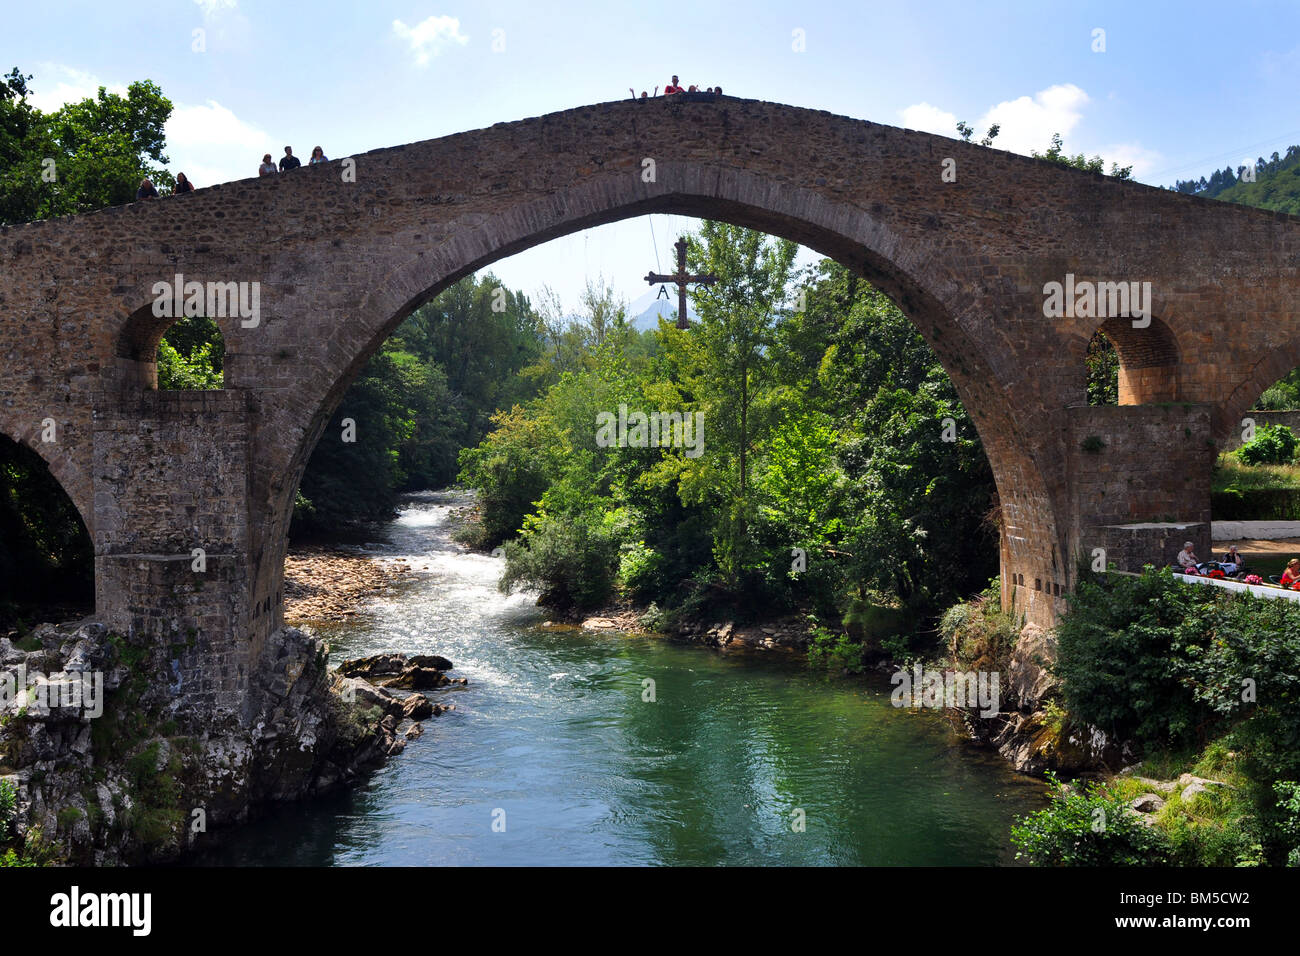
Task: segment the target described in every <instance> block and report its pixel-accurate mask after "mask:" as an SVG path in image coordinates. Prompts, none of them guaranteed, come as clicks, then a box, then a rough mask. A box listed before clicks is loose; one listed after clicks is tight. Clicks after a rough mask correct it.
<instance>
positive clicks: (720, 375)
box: [461, 222, 996, 636]
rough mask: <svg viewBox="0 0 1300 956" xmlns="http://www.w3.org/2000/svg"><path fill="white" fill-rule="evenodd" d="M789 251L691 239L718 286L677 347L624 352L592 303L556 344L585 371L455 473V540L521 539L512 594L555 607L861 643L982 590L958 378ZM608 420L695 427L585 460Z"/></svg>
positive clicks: (988, 490)
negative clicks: (640, 613) (532, 593)
mask: <svg viewBox="0 0 1300 956" xmlns="http://www.w3.org/2000/svg"><path fill="white" fill-rule="evenodd" d="M793 254H794V248H793V246H792V245H791V244H790V243H787V242H781V241H776V240H771V239H768V238H766V237H764V236H762V235H761V234H759V233H755V232H753V231H751V230H746V229H741V228H739V227H733V226H729V225H725V224H722V223H715V222H705V223H703V224H702V226H701V229H700V233H699V235H698V236H696V237H693V238H692V239H691V241H690V243H689V252H688V259H689V263H690V268H691V269H692V270H696V271H711V272H713V273H715V274H716V275H717V276H718V278H719V281H718V282H717V283H716V284H714V285H713V286H711V287H706V288H701V289H699V290H697V291H694V292H693V293H692V294H693V297H694V305H695V309H696V312H697V313H698V316H699V321H698V323H697V324H696V325H694V326H693V327H692V328H691V329H690V330H689V331H686V332H683V331H681V330H678V329H677V328H675V326H674V325H673V324H672V323H671V322H667V321H665V322H662V323H661V324H660V327H659V329H658V330H655V331H653V332H647V333H640V334H639V333H637V332H635V331H633V330H632V329H631V328H630V327H629V326H628V325H627V323H626V321H625V317H624V316H623V315H622V312H621V310H620V309H619V308H618V307H617V305H616V304H615V305H613V306H611V305H610V303H609V302H608V301H607V300H601V299H599V298H597V299H596V300H593V301H589V302H588V303H587V305H588V311H589V312H594V311H596V309H595V308H593V306H597V305H599V306H600V308H601V311H603V312H604V313H606V314H608V313H610V312H612V313H613V316H614V318H613V320H612V321H610V322H608V323H606V324H607V328H606V329H605V330H604V331H603V332H602V333H601V334H599V335H597V333H596V331H595V328H594V326H593V325H592V324H590V323H589V322H585V323H576V324H574V325H573V326H571V327H570V328H569V330H568V331H569V332H570V334H571V335H572V336H577V337H583V338H585V340H586V341H585V351H583V352H582V353H580V354H583V356H584V358H583V360H582V361H567V362H565V363H564V368H563V371H562V372H560V374H559V375H558V378H556V379H555V381H554V384H552V385H551V386H550V387H549V388H548V389H547V390H546V391H545V392H544V393H542V394H541V395H539V396H538V397H537V398H536V399H535V400H533V401H531V402H529V403H527V404H525V405H521V406H519V407H516V408H513V409H511V410H510V411H509V412H503V413H501V414H500V415H498V416H497V418H496V420H495V424H496V429H495V430H494V431H493V432H492V433H491V434H490V435H488V436H487V438H486V439H485V440H484V441H483V442H482V443H481V444H479V445H478V446H477V447H475V448H471V449H467V450H466V451H465V452H463V453H462V455H461V463H462V465H463V471H462V478H463V480H465V481H466V482H467V483H469V484H470V485H472V486H473V487H475V488H476V489H477V490H478V492H479V503H480V512H481V513H480V518H481V522H480V524H478V525H477V526H475V527H474V528H472V529H471V530H470V536H471V537H472V538H473V539H474V540H475V542H476V543H478V544H480V545H482V546H485V547H491V546H493V545H495V544H497V543H499V542H501V541H503V540H506V539H507V538H510V537H513V536H514V535H516V534H518V535H519V541H518V544H516V545H514V546H512V547H510V548H509V549H508V550H507V558H508V567H509V571H508V574H507V578H506V584H507V586H509V585H511V584H515V583H519V584H528V585H530V586H532V587H536V588H538V589H539V590H541V591H542V593H543V597H544V599H545V600H549V601H551V602H553V603H555V604H557V605H568V604H574V605H578V606H593V605H596V604H599V603H601V602H602V601H606V600H609V599H610V597H611V596H613V594H614V593H615V591H616V589H617V588H618V587H620V586H621V587H622V588H624V589H625V590H626V592H627V593H629V594H630V595H631V596H633V597H635V598H637V599H639V600H641V601H643V602H649V601H654V602H656V604H658V605H659V606H660V607H661V608H662V609H665V610H668V609H672V610H676V611H683V612H687V613H694V612H699V611H701V610H702V609H704V608H709V609H710V610H711V611H715V610H716V611H718V612H719V613H723V612H725V613H728V614H734V615H736V616H737V617H740V618H742V619H745V618H752V617H753V616H756V615H761V614H764V613H772V612H776V611H786V610H794V609H801V610H811V611H813V612H814V613H817V614H820V615H822V616H823V618H824V619H825V620H828V621H837V622H840V623H841V624H842V625H843V626H844V627H845V628H847V629H848V630H850V631H853V630H855V629H857V630H859V631H860V630H862V625H863V623H864V622H865V621H867V620H869V619H870V618H871V617H872V616H873V610H875V609H878V608H879V607H881V606H886V605H891V604H893V605H900V606H902V607H904V608H906V609H909V610H911V611H913V612H915V613H917V614H920V613H926V612H929V611H932V610H934V609H935V608H937V607H938V606H940V605H941V604H942V603H943V602H945V601H949V600H951V599H953V598H954V597H956V596H959V595H961V594H963V593H964V592H968V591H969V590H974V589H978V587H979V586H980V585H981V584H983V583H984V582H986V581H987V580H988V578H989V576H990V574H991V573H992V572H993V570H994V569H995V567H996V565H995V561H996V547H995V541H996V529H995V528H994V527H993V526H991V525H989V524H987V523H985V521H984V517H985V515H986V514H988V513H989V511H990V509H991V508H992V507H993V505H994V504H995V497H994V491H993V483H992V476H991V473H990V470H989V466H988V463H987V461H986V459H985V457H984V454H983V450H982V448H981V446H980V443H979V440H978V438H977V436H976V434H975V431H974V427H973V425H972V424H971V422H970V419H969V418H968V417H967V415H966V413H965V411H964V409H963V408H962V407H961V404H960V402H959V401H958V399H957V396H956V392H955V390H954V388H953V385H952V382H951V381H950V380H949V379H948V377H947V375H946V374H945V373H944V371H943V369H942V368H941V367H940V365H939V364H938V362H937V360H936V358H935V356H934V354H933V353H932V352H931V351H930V349H929V348H928V346H927V345H926V344H925V342H924V341H923V340H922V338H921V337H920V335H919V334H918V333H917V331H916V329H915V328H914V327H913V326H912V325H911V323H910V322H909V321H908V320H907V318H906V317H905V316H903V314H902V313H901V312H900V311H899V310H898V309H897V307H895V306H894V305H893V303H892V302H890V300H889V299H888V298H887V297H885V296H884V295H883V294H882V293H880V292H879V291H878V290H876V289H873V288H872V287H871V286H870V285H868V284H867V283H865V282H863V281H861V280H860V279H858V278H856V277H855V276H853V275H852V274H851V273H850V272H849V271H848V270H847V269H845V268H843V267H842V266H839V265H837V264H835V263H833V262H830V261H823V262H821V263H819V264H818V266H817V267H816V268H815V269H814V270H812V272H811V273H810V274H808V275H804V276H796V275H795V274H794V271H793V267H792V263H793ZM796 286H797V289H796ZM800 299H801V300H802V302H801V303H800V304H801V305H802V307H801V308H795V307H792V304H793V303H796V302H799V300H800ZM550 353H554V354H558V353H556V352H554V350H552V349H548V354H550ZM620 406H624V407H625V408H626V409H627V410H628V414H632V413H634V412H636V411H637V410H640V411H644V412H669V411H671V412H676V413H679V414H681V415H683V416H685V418H686V419H687V420H693V419H692V416H695V415H698V416H699V418H700V420H702V422H703V432H702V438H703V440H702V442H701V443H700V445H699V447H698V448H689V447H632V446H630V445H629V446H625V447H618V446H617V445H613V446H607V445H605V444H601V443H599V442H598V438H599V435H598V428H597V421H598V415H600V414H601V413H608V414H609V415H610V416H611V417H612V416H616V415H618V413H619V410H620ZM945 418H950V419H952V423H951V425H952V427H951V428H950V429H949V430H948V431H949V434H948V436H947V437H948V438H950V439H951V440H945V428H944V424H943V421H944V419H945ZM570 548H571V549H573V551H574V552H576V553H571V552H570V550H569V549H570ZM602 561H603V562H604V564H601V562H602ZM895 623H896V621H895ZM859 636H865V635H859Z"/></svg>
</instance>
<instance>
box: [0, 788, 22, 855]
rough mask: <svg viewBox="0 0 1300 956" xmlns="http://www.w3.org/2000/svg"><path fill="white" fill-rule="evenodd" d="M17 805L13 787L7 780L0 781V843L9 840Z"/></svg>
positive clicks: (16, 795)
mask: <svg viewBox="0 0 1300 956" xmlns="http://www.w3.org/2000/svg"><path fill="white" fill-rule="evenodd" d="M17 804H18V794H17V793H16V792H15V790H14V785H13V784H11V783H10V782H9V781H8V780H0V843H5V842H7V841H8V840H9V837H10V835H11V834H10V828H11V827H12V826H13V820H14V813H15V812H16V808H17Z"/></svg>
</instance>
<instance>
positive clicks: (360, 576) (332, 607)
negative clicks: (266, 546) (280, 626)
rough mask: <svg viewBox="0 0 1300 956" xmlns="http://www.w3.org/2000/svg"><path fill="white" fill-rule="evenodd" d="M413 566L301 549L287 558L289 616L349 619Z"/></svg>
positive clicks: (292, 619)
mask: <svg viewBox="0 0 1300 956" xmlns="http://www.w3.org/2000/svg"><path fill="white" fill-rule="evenodd" d="M410 571H411V566H410V565H409V564H407V563H406V562H405V561H397V560H392V559H388V558H374V557H370V556H367V555H363V554H355V553H352V552H348V551H338V550H334V549H331V548H321V547H312V548H299V549H295V550H294V551H292V552H290V553H289V554H288V555H287V556H286V557H285V559H284V619H285V621H286V622H288V623H291V624H298V625H301V624H313V623H334V622H338V621H346V620H347V619H348V618H350V617H352V616H353V615H354V614H356V613H357V609H358V607H359V606H360V604H361V603H362V602H363V601H364V600H365V599H366V598H368V597H371V596H373V595H375V594H381V593H383V592H385V591H388V590H391V589H392V588H393V587H394V586H395V585H397V584H398V583H399V582H400V581H401V580H402V579H403V578H404V577H405V576H406V575H408V574H409V573H410Z"/></svg>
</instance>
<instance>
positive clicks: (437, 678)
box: [383, 664, 448, 690]
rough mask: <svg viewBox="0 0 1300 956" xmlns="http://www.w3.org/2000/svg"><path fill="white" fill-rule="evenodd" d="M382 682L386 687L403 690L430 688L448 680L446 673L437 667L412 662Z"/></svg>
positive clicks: (439, 685)
mask: <svg viewBox="0 0 1300 956" xmlns="http://www.w3.org/2000/svg"><path fill="white" fill-rule="evenodd" d="M383 683H384V685H385V686H387V687H400V688H403V689H405V690H431V689H433V688H434V687H441V686H442V685H443V684H446V683H448V680H447V675H446V674H444V673H443V672H442V671H440V670H438V669H437V668H434V667H420V666H419V665H418V664H412V665H410V666H408V667H407V668H406V669H405V670H403V671H402V673H400V674H398V675H397V676H396V677H390V678H388V679H387V680H385V681H384V682H383Z"/></svg>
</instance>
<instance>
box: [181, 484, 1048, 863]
mask: <svg viewBox="0 0 1300 956" xmlns="http://www.w3.org/2000/svg"><path fill="white" fill-rule="evenodd" d="M469 500H470V499H469V497H468V496H467V495H465V494H463V493H459V492H426V493H421V494H418V495H414V496H411V497H410V498H408V499H406V500H405V501H404V503H403V510H402V512H401V515H400V517H398V518H397V519H396V520H395V521H393V522H391V523H390V524H389V525H387V526H386V527H385V528H384V530H383V532H382V533H379V534H377V536H376V538H375V541H374V543H372V544H369V545H367V549H368V550H369V551H370V552H371V553H373V554H375V555H376V556H383V557H398V558H402V559H405V560H407V561H409V562H410V563H411V564H412V565H413V568H414V572H413V573H412V574H411V575H409V576H407V578H408V579H407V580H406V581H404V582H403V583H402V584H401V585H400V586H399V587H398V588H397V589H396V590H395V591H393V592H390V593H388V594H385V595H383V596H381V597H379V598H376V599H374V600H372V601H371V602H369V603H368V605H367V606H366V609H365V611H364V613H363V614H361V615H359V616H358V617H357V619H355V621H354V622H352V623H349V624H348V625H346V626H345V627H340V628H338V629H334V630H331V631H329V632H325V631H322V632H321V633H322V636H325V637H326V638H327V639H328V640H329V642H330V645H331V657H332V659H333V660H335V661H338V660H342V659H343V658H345V657H360V656H364V655H367V654H373V653H376V652H379V651H385V650H392V651H401V652H405V653H438V654H442V655H444V656H446V657H449V658H451V660H452V661H453V662H454V664H455V665H456V666H455V670H454V671H453V672H452V676H464V677H468V678H469V686H468V687H466V688H463V689H456V690H449V691H433V692H431V695H432V697H433V699H434V700H435V701H439V702H442V703H455V704H456V709H455V710H454V711H450V712H448V713H446V714H443V715H442V716H440V717H436V718H432V719H430V720H428V721H425V723H424V728H425V733H424V735H423V736H422V737H419V738H417V739H415V740H412V741H410V742H409V743H408V745H407V747H406V750H405V752H403V753H402V754H401V755H400V756H398V757H395V758H394V759H392V760H391V761H390V762H389V763H388V765H387V766H386V767H384V768H383V769H382V770H380V771H379V772H378V773H377V774H375V775H374V776H373V777H372V778H371V779H370V780H369V781H368V782H367V783H365V784H364V785H362V786H360V787H358V788H356V789H354V790H351V791H349V792H346V793H341V794H336V795H332V796H328V797H325V798H322V799H319V800H315V801H311V802H308V803H304V804H300V805H295V806H293V807H289V808H284V809H280V810H277V811H275V812H273V813H272V814H271V815H270V816H267V817H264V818H262V819H260V820H258V821H256V822H255V823H253V824H251V825H249V826H247V827H245V828H242V829H240V830H238V831H236V832H234V833H232V834H229V835H228V836H227V838H226V841H225V842H224V843H223V844H222V845H221V846H220V847H217V848H214V849H212V850H209V851H207V852H205V853H204V854H203V855H201V856H200V857H199V858H197V859H196V860H194V862H196V863H206V864H215V865H261V864H266V865H307V866H358V865H405V866H412V865H414V866H425V865H441V864H467V865H519V864H594V865H619V864H632V865H651V864H670V865H716V864H725V865H754V864H780V865H822V864H832V865H903V864H906V865H934V864H947V865H976V866H978V865H991V864H1006V863H1011V862H1013V850H1012V848H1011V846H1010V843H1009V839H1008V834H1009V829H1010V826H1011V824H1012V822H1013V820H1014V818H1015V817H1016V816H1017V815H1019V814H1023V813H1026V812H1028V811H1031V810H1036V809H1040V808H1041V807H1043V806H1045V805H1046V796H1045V788H1044V786H1043V785H1042V783H1041V782H1039V781H1035V780H1032V779H1030V778H1028V777H1024V776H1022V775H1019V774H1016V773H1014V772H1013V771H1011V770H1010V769H1009V768H1008V767H1007V765H1006V764H1005V763H1004V762H1003V761H1001V759H1000V758H998V757H997V756H996V755H993V754H989V753H986V752H983V751H980V750H978V749H976V748H974V747H972V746H971V745H970V744H968V743H967V742H966V741H964V740H962V739H961V738H960V737H959V736H958V735H956V734H954V733H953V731H952V730H951V728H950V727H949V725H948V724H947V723H946V722H945V721H944V720H942V719H941V718H940V717H938V716H936V715H935V714H933V713H931V712H920V713H917V712H909V711H905V710H899V709H895V708H894V707H892V706H891V705H890V703H889V691H890V685H889V683H888V681H887V679H886V678H885V677H884V676H881V675H873V676H870V677H859V678H842V677H831V676H827V675H825V674H820V673H817V672H813V671H810V670H809V669H808V667H807V666H806V665H805V664H804V663H802V661H801V660H798V659H796V658H793V657H791V656H790V655H787V654H785V653H781V652H770V653H767V652H753V651H747V652H741V653H726V654H724V653H720V652H717V651H715V650H711V649H707V648H703V647H699V646H694V645H684V644H678V643H674V642H671V641H668V640H665V639H662V638H652V637H645V636H635V635H626V634H611V633H589V632H583V631H581V630H577V629H572V628H566V629H557V628H548V627H544V626H543V624H544V622H545V618H544V616H543V614H542V613H541V612H540V611H539V610H538V609H537V608H536V606H535V605H534V604H533V600H532V598H531V597H530V596H528V595H519V594H517V595H511V596H505V595H502V594H501V593H500V592H498V591H497V589H496V581H497V578H498V577H499V575H500V571H501V564H502V562H501V561H500V559H497V558H492V557H489V556H486V555H479V554H473V553H469V552H467V551H465V549H464V548H462V547H460V546H459V545H457V544H455V543H454V542H453V541H452V540H451V538H450V526H449V515H450V513H451V511H452V509H454V508H456V507H459V506H462V505H464V504H466V503H468V501H469ZM647 679H649V680H652V681H653V682H654V683H653V685H652V686H653V697H654V699H653V700H652V701H651V700H646V699H645V698H646V697H648V696H650V694H649V693H647V690H648V688H649V687H650V686H651V685H648V684H647V683H646V681H647ZM801 823H802V826H800V824H801Z"/></svg>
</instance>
